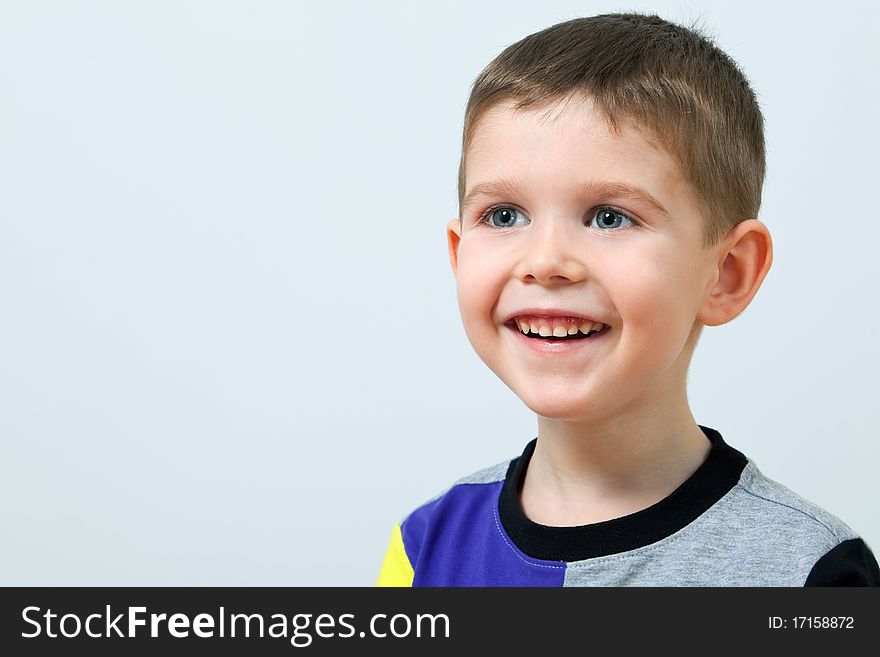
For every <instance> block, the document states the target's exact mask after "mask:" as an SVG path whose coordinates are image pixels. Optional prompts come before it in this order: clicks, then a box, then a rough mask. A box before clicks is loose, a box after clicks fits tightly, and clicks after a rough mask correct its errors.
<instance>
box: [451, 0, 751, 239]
mask: <svg viewBox="0 0 880 657" xmlns="http://www.w3.org/2000/svg"><path fill="white" fill-rule="evenodd" d="M576 93H581V94H585V95H586V96H588V97H589V98H590V99H591V100H592V101H593V102H594V106H595V107H596V109H597V110H598V111H599V112H600V113H601V114H602V115H604V116H605V117H606V119H607V120H608V124H609V126H610V127H611V129H612V130H614V131H615V133H616V134H620V128H621V124H622V123H624V122H627V121H631V122H634V123H635V125H636V126H638V127H639V128H641V129H644V130H646V131H647V133H648V134H650V135H651V136H653V138H654V139H655V140H656V142H658V143H659V144H660V145H661V146H662V147H663V148H664V149H665V150H666V151H667V152H668V153H669V154H670V156H671V157H672V158H673V160H674V161H676V163H677V164H678V166H679V168H680V170H681V172H682V174H683V175H684V177H685V179H686V180H687V181H688V182H689V183H690V185H691V188H692V190H693V192H694V193H695V201H696V202H697V204H698V207H699V208H700V210H701V211H702V213H703V216H704V218H705V225H704V231H703V237H704V239H703V245H704V246H706V247H708V246H712V245H714V244H717V242H718V241H719V240H720V239H721V238H722V237H723V236H724V235H726V234H727V232H728V231H729V230H730V229H731V228H733V227H734V226H735V225H736V224H737V223H739V222H740V221H744V220H746V219H751V218H756V217H757V215H758V210H759V208H760V206H761V189H762V187H763V184H764V175H765V168H766V164H765V148H764V117H763V115H762V114H761V109H760V107H759V106H758V101H757V99H756V97H755V93H754V92H753V91H752V89H751V87H750V86H749V83H748V80H747V79H746V78H745V75H744V74H743V73H742V71H741V70H740V69H739V68H738V66H737V65H736V63H735V62H734V61H733V60H732V59H731V58H730V57H729V56H728V55H727V54H725V53H724V52H723V51H721V50H720V49H719V48H717V47H716V46H715V45H714V44H713V43H712V42H711V41H710V39H709V38H708V37H706V36H705V35H703V34H701V33H699V32H697V31H696V28H694V27H691V28H686V27H682V26H680V25H676V24H674V23H670V22H669V21H666V20H664V19H662V18H660V17H659V16H654V15H644V14H637V13H623V14H605V15H601V16H591V17H588V18H576V19H574V20H570V21H566V22H563V23H558V24H556V25H553V26H551V27H548V28H546V29H544V30H541V31H539V32H536V33H534V34H531V35H529V36H527V37H525V38H523V39H521V40H520V41H517V42H516V43H514V44H512V45H510V46H508V47H507V48H505V49H504V50H503V51H502V52H501V53H500V54H499V55H498V56H497V57H495V59H493V60H492V61H491V62H490V63H489V64H488V65H487V66H486V68H484V69H483V71H482V72H481V73H480V74H479V75H478V76H477V78H476V79H475V80H474V83H473V86H472V87H471V92H470V96H469V98H468V103H467V107H466V109H465V117H464V128H463V132H462V150H461V160H460V163H459V171H458V210H459V218H461V209H462V202H463V200H464V194H465V158H466V154H467V149H468V147H469V146H470V143H471V139H472V138H473V134H474V130H475V127H476V125H477V123H478V121H479V119H480V117H481V116H482V115H483V114H484V113H485V112H486V111H487V110H488V109H490V108H491V107H493V106H495V105H496V104H498V103H499V102H502V101H516V103H515V105H514V110H520V109H526V108H528V107H531V106H535V105H538V106H540V105H542V104H544V103H546V102H548V101H553V100H563V99H565V98H567V97H569V96H570V95H572V94H576Z"/></svg>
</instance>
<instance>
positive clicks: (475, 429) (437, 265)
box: [0, 0, 880, 586]
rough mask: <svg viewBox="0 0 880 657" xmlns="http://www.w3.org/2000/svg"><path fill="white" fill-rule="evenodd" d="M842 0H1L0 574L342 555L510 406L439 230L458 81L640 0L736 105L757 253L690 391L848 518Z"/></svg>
mask: <svg viewBox="0 0 880 657" xmlns="http://www.w3.org/2000/svg"><path fill="white" fill-rule="evenodd" d="M877 7H878V5H877V4H876V3H870V2H861V3H859V2H835V3H834V4H833V5H829V4H828V3H825V2H823V3H817V4H815V5H813V4H811V3H804V2H788V3H782V2H766V0H762V1H759V2H736V3H733V2H724V3H722V2H718V3H714V2H713V3H709V2H707V3H696V2H650V3H644V2H643V3H639V4H634V5H622V4H619V3H613V2H543V3H536V2H511V1H510V0H508V1H505V2H481V3H472V2H467V3H466V2H457V3H449V2H444V3H442V4H440V3H438V4H437V5H436V6H430V5H428V4H427V3H416V2H411V3H403V2H397V3H390V2H384V3H379V2H369V3H366V2H344V3H343V2H325V3H320V4H318V3H311V2H310V3H305V2H302V3H295V2H244V1H241V2H156V1H150V2H109V1H108V2H51V3H50V2H30V1H28V2H24V1H19V2H3V3H2V4H0V89H2V92H0V93H2V102H0V450H2V451H0V468H2V470H0V472H2V478H0V481H2V484H0V537H2V540H0V556H2V564H3V565H2V566H0V584H3V585H212V586H220V585H233V586H235V585H371V584H372V583H373V581H374V579H375V577H376V575H377V573H378V569H379V565H380V562H381V559H382V556H383V553H384V550H385V546H386V542H387V540H388V536H389V534H390V530H391V527H392V525H393V524H394V523H395V522H396V521H397V520H399V519H401V518H402V517H403V515H404V514H405V513H407V512H409V511H410V510H412V509H413V508H415V506H417V505H419V504H421V503H422V502H424V501H426V500H427V499H428V498H430V497H433V496H434V495H435V494H437V493H439V492H440V491H442V490H443V489H444V488H446V487H447V486H448V485H450V484H451V483H452V482H453V481H454V480H455V479H457V478H458V477H460V476H463V475H466V474H469V473H470V472H472V471H474V470H477V469H479V468H481V467H484V466H487V465H491V464H494V463H497V462H499V461H501V460H503V459H506V458H510V457H513V456H517V455H518V454H519V453H520V452H521V450H522V447H523V446H524V445H525V443H526V442H527V441H529V440H530V439H531V438H533V437H534V436H535V435H536V431H537V427H536V421H535V417H534V415H533V414H532V413H531V412H530V411H529V410H528V408H526V407H525V406H524V405H523V404H522V402H521V401H520V400H519V399H518V398H517V397H516V396H515V395H514V394H513V393H512V392H511V391H510V390H509V389H508V388H507V387H506V386H504V384H503V383H501V382H500V381H499V380H498V379H497V378H496V377H495V375H494V374H493V373H492V372H491V371H489V370H488V369H487V368H486V367H485V365H484V364H483V363H482V361H480V360H479V358H478V357H477V355H476V354H475V352H474V351H473V349H472V348H471V346H470V343H469V342H468V341H467V338H466V336H465V333H464V331H463V328H462V326H461V321H460V317H459V314H458V307H457V302H456V297H455V286H454V278H453V275H452V272H451V269H450V266H449V262H448V258H447V250H446V248H447V247H446V237H445V226H446V222H447V221H448V220H449V219H450V218H452V217H453V216H455V214H456V212H457V207H456V175H457V167H458V158H459V144H460V131H461V124H462V118H463V112H464V106H465V103H466V101H467V95H468V92H469V88H470V84H471V82H472V81H473V79H474V78H475V77H476V75H477V74H478V73H479V72H480V70H481V69H482V68H483V66H485V65H486V64H487V63H488V62H489V61H490V60H491V59H492V58H493V57H494V56H495V55H497V54H498V53H499V52H500V51H501V50H502V49H503V48H504V47H506V46H507V45H509V44H511V43H513V42H514V41H517V40H519V39H520V38H522V37H524V36H526V35H527V34H530V33H533V32H536V31H538V30H540V29H543V28H545V27H548V26H550V25H552V24H554V23H556V22H559V21H562V20H568V19H570V18H575V17H578V16H585V15H591V14H597V13H607V12H613V11H627V10H638V11H646V12H649V13H654V12H656V13H658V14H660V15H661V16H663V17H664V18H667V19H670V20H673V21H676V22H680V23H684V24H690V23H691V22H692V21H693V20H695V19H696V20H699V21H700V24H701V25H702V27H703V28H704V29H705V30H706V32H707V33H708V34H709V35H710V36H711V37H713V38H714V39H715V41H716V43H717V44H718V45H719V46H720V47H721V48H722V49H724V50H725V51H727V52H728V53H729V54H730V55H731V56H732V57H733V58H734V59H735V60H736V61H737V62H738V63H739V64H740V65H741V66H742V68H743V69H744V71H745V72H746V75H747V76H748V78H749V80H750V81H751V83H752V85H753V87H754V89H755V91H756V93H757V95H758V98H759V102H760V103H761V105H762V108H763V111H764V113H765V117H766V123H767V125H766V137H767V149H768V176H767V181H766V185H765V190H764V204H763V207H762V210H761V214H760V217H759V218H760V219H761V220H762V221H763V222H764V223H766V224H767V226H768V227H769V229H770V231H771V234H772V236H773V241H774V263H773V267H772V269H771V271H770V273H769V275H768V277H767V279H766V280H765V281H764V284H763V286H762V288H761V290H760V291H759V293H758V296H757V297H756V298H755V300H754V301H753V303H752V305H751V306H750V307H749V308H748V309H747V310H746V311H745V312H744V313H743V314H742V315H741V316H740V317H738V318H736V319H735V320H734V321H733V322H731V323H729V324H727V325H725V326H721V327H715V328H713V327H708V328H706V329H705V330H704V332H703V337H702V339H701V342H700V344H699V346H698V349H697V352H696V355H695V359H694V362H693V365H692V369H691V374H690V378H689V395H690V400H691V405H692V409H693V412H694V417H695V418H696V419H697V421H698V422H699V423H701V424H704V425H707V426H710V427H713V428H716V429H718V430H719V431H721V433H722V435H723V436H724V437H725V440H726V441H727V442H728V443H730V444H732V445H733V446H734V447H736V448H737V449H739V450H740V451H742V452H744V453H745V454H747V455H749V456H751V457H752V458H753V459H754V460H755V461H756V463H757V464H758V466H759V467H760V469H761V470H762V471H763V472H764V473H765V474H766V475H768V476H769V477H771V478H774V479H776V480H777V481H779V482H781V483H783V484H785V485H786V486H788V487H789V488H792V489H793V490H794V491H796V492H798V493H799V494H801V495H802V496H804V497H806V498H807V499H810V500H812V501H814V502H816V503H817V504H819V505H820V506H823V507H824V508H826V509H827V510H828V511H830V512H832V513H834V514H835V515H838V516H839V517H840V518H842V519H843V520H844V521H845V522H846V523H847V524H849V525H850V526H851V527H852V528H853V529H854V530H855V531H857V532H859V533H860V534H861V535H862V536H863V537H864V538H865V539H866V541H867V542H868V544H869V545H870V546H871V547H872V548H873V549H874V552H875V554H877V553H878V552H880V550H878V549H880V514H878V511H877V504H876V500H877V486H876V476H877V464H878V457H880V441H878V429H877V427H878V424H880V410H878V402H877V392H878V374H877V371H878V365H880V358H878V354H880V346H878V321H880V317H878V294H877V281H878V280H880V259H878V257H877V244H878V240H880V228H878V216H877V211H876V200H875V198H876V193H877V173H878V167H877V159H876V158H877V153H878V151H880V139H878V127H877V126H878V123H877V117H876V108H877V105H878V76H877V74H876V64H877V62H878V61H880V47H878V40H880V39H878V37H880V34H878V27H877V26H878V24H880V12H878V9H877Z"/></svg>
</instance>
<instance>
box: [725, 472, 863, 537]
mask: <svg viewBox="0 0 880 657" xmlns="http://www.w3.org/2000/svg"><path fill="white" fill-rule="evenodd" d="M736 489H739V490H740V491H742V493H743V494H744V495H745V498H744V499H745V501H746V503H745V504H742V505H741V507H740V510H741V512H742V515H743V521H744V522H748V521H749V519H750V516H752V515H755V514H760V515H761V516H762V517H764V518H765V522H766V519H767V518H768V517H769V518H771V519H772V520H779V521H784V524H783V525H782V526H781V527H780V529H782V530H792V529H795V528H802V529H804V530H806V531H807V532H808V533H813V534H814V535H816V536H817V540H820V541H821V542H822V543H823V545H827V544H828V543H829V542H830V543H832V544H837V543H840V542H841V541H844V540H847V539H850V538H855V537H856V536H858V534H856V532H855V531H853V529H852V528H851V527H850V526H849V525H847V524H846V523H845V522H844V521H843V520H841V519H840V518H839V517H837V516H836V515H834V514H833V513H831V512H830V511H828V510H826V509H824V508H822V507H821V506H819V505H818V504H816V503H815V502H813V501H811V500H809V499H807V498H806V497H804V496H802V495H800V494H798V493H796V492H794V491H793V490H792V489H790V488H788V487H787V486H785V485H783V484H781V483H779V482H778V481H776V480H775V479H771V478H770V477H768V476H767V475H765V474H764V473H763V472H761V470H760V469H759V468H758V465H757V464H756V463H755V462H754V461H753V460H752V459H748V463H747V464H746V467H745V468H743V471H742V475H741V477H740V479H739V482H738V483H737V486H736Z"/></svg>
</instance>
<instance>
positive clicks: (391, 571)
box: [375, 523, 415, 586]
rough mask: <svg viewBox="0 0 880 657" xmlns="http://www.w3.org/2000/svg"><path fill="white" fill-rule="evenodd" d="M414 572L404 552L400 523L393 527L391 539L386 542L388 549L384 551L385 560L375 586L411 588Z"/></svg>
mask: <svg viewBox="0 0 880 657" xmlns="http://www.w3.org/2000/svg"><path fill="white" fill-rule="evenodd" d="M414 577H415V572H414V571H413V567H412V564H410V562H409V557H407V556H406V550H405V549H404V546H403V535H402V533H401V531H400V523H398V524H396V525H394V528H393V529H392V530H391V538H390V539H389V541H388V549H387V550H385V559H384V560H383V561H382V568H381V570H380V572H379V577H378V578H377V579H376V584H375V585H376V586H412V583H413V578H414Z"/></svg>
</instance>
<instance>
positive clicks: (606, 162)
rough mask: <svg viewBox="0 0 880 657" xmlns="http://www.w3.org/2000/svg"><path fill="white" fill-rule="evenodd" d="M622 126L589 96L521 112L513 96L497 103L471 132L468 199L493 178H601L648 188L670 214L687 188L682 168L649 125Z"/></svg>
mask: <svg viewBox="0 0 880 657" xmlns="http://www.w3.org/2000/svg"><path fill="white" fill-rule="evenodd" d="M619 125H620V131H619V133H618V132H616V131H614V130H613V129H612V127H611V125H610V123H609V122H608V120H607V118H606V117H605V115H604V114H602V113H601V112H599V111H598V110H597V109H596V108H595V106H594V105H593V103H592V101H590V100H589V99H588V98H572V99H570V100H567V101H562V102H553V103H548V104H544V105H543V106H539V107H530V108H527V109H521V110H515V109H514V102H513V101H510V100H508V101H502V102H499V103H496V104H495V105H494V106H493V107H490V108H489V109H487V110H486V111H485V112H484V113H483V114H482V115H481V116H480V117H479V118H478V120H477V122H475V124H474V126H473V130H472V132H471V139H470V143H469V144H468V148H467V152H466V157H465V181H466V187H467V189H466V190H465V199H466V202H467V201H468V200H470V199H471V198H472V197H473V196H474V193H475V192H477V193H478V192H479V188H480V187H483V188H487V183H492V182H493V181H502V180H503V181H506V183H507V184H508V187H510V186H516V185H519V184H529V185H530V186H533V187H535V188H540V189H548V188H563V187H565V186H566V185H567V184H568V183H575V184H577V185H580V184H581V182H583V183H585V184H587V185H590V184H592V183H596V182H599V183H612V184H619V185H625V186H629V187H633V188H639V189H642V190H644V191H645V192H646V193H647V194H648V195H649V196H650V197H652V199H654V200H657V202H658V204H660V205H662V206H663V207H664V208H665V209H667V212H670V211H671V210H672V208H670V205H675V204H676V201H680V199H676V198H673V197H675V196H677V195H678V196H680V195H681V191H683V188H682V182H683V177H682V175H681V170H680V167H679V166H678V165H677V163H676V162H675V161H674V160H673V158H672V157H671V156H670V154H669V153H668V152H667V151H666V150H665V149H663V148H662V147H660V146H659V145H658V143H657V140H655V139H654V138H653V136H652V135H651V134H650V133H649V131H647V130H645V129H643V128H641V127H639V126H638V125H637V124H636V123H635V122H634V121H620V122H619ZM488 187H491V184H490V185H488ZM466 202H465V204H466Z"/></svg>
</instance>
